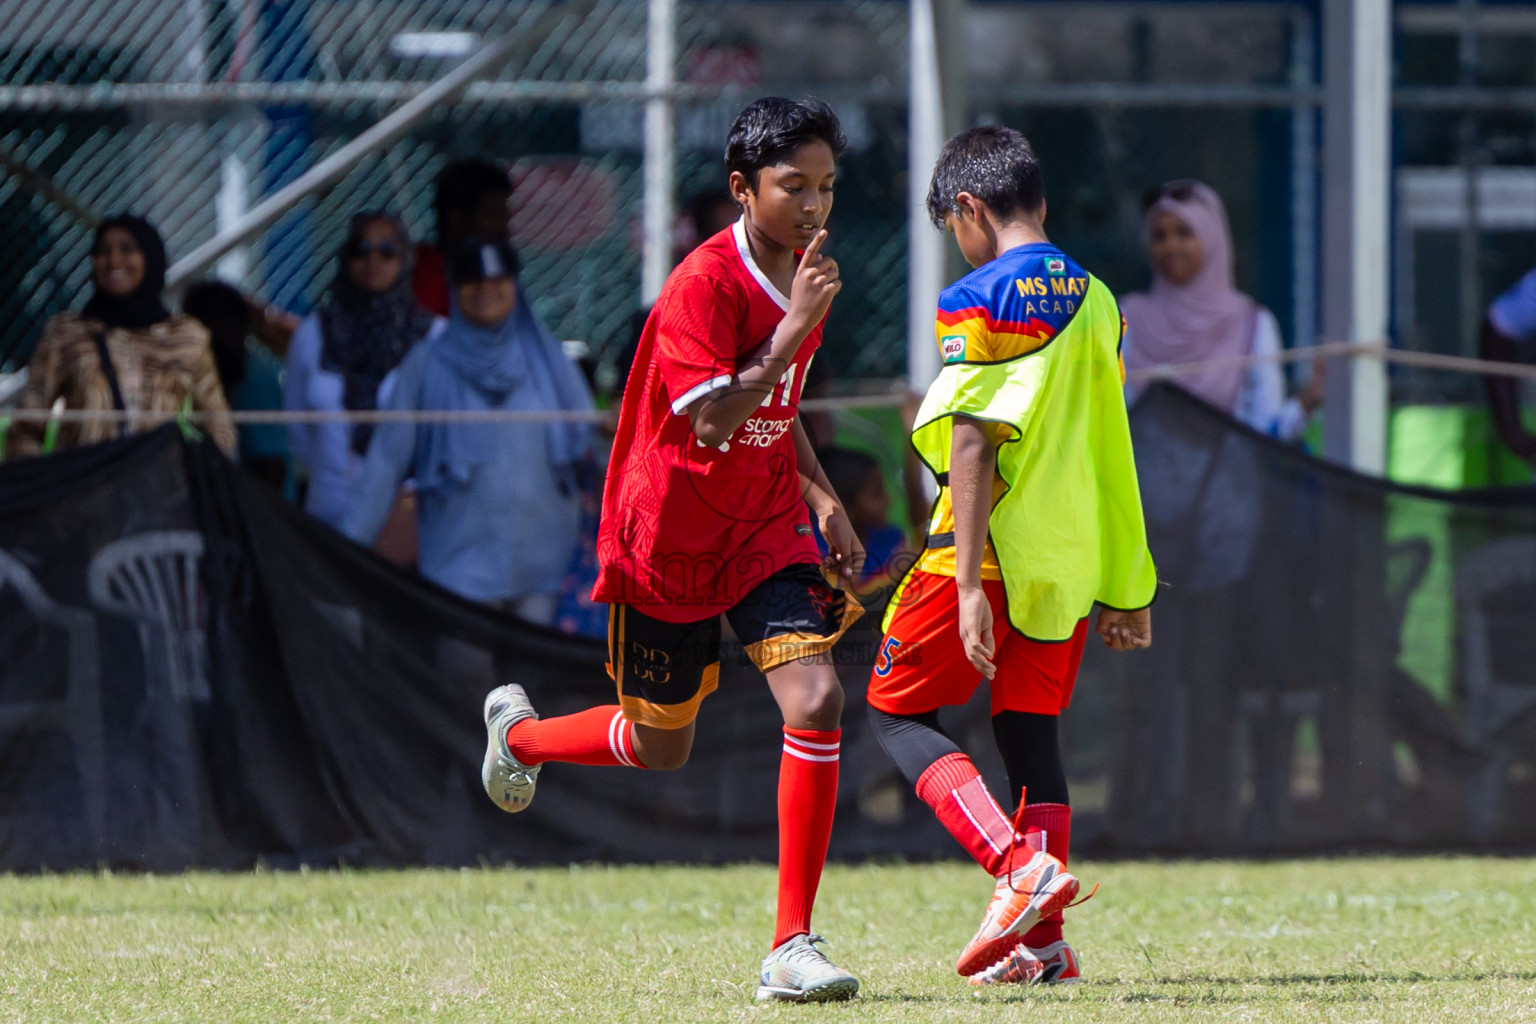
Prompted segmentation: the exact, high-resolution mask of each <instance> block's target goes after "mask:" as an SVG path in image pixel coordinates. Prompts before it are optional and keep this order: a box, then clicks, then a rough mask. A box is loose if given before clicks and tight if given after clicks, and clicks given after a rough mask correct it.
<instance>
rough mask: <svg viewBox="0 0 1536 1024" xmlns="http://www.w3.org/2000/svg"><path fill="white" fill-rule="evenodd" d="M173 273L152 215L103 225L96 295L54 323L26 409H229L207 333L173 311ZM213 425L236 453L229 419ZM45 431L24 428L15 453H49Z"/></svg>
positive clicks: (114, 426)
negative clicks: (168, 285)
mask: <svg viewBox="0 0 1536 1024" xmlns="http://www.w3.org/2000/svg"><path fill="white" fill-rule="evenodd" d="M165 270H166V255H165V243H164V242H163V241H161V239H160V234H159V232H157V231H156V230H155V229H154V228H153V227H151V226H150V224H149V223H148V222H147V221H145V220H143V219H141V218H139V217H133V216H128V215H122V216H118V217H112V218H110V219H108V220H105V221H102V223H101V225H100V226H99V227H98V228H97V229H96V240H95V242H94V244H93V245H92V247H91V279H92V281H93V282H94V283H95V291H94V292H93V293H92V294H91V298H90V301H88V302H87V303H86V304H85V308H84V309H82V310H81V311H80V312H79V313H60V314H58V315H57V316H55V317H53V318H52V319H50V320H49V321H48V323H47V325H46V326H44V328H43V336H42V338H41V340H39V341H38V343H37V349H36V351H34V352H33V353H32V360H31V362H30V363H29V364H28V366H27V371H28V376H27V386H26V388H25V389H24V390H23V391H22V393H21V396H20V398H19V399H18V401H17V407H18V408H21V409H49V408H52V407H53V406H54V404H55V403H56V402H58V401H60V400H62V401H63V404H64V407H65V408H68V409H75V410H94V411H101V412H111V411H113V410H119V411H127V412H129V413H144V412H156V413H176V412H180V411H183V410H185V409H192V410H196V411H199V412H213V413H220V412H227V411H228V410H229V405H228V403H227V402H226V401H225V400H224V392H223V390H222V389H221V388H220V387H219V377H218V373H217V371H216V370H215V369H214V361H213V352H212V349H211V348H210V347H209V344H208V331H207V329H206V328H205V327H203V325H202V324H200V323H198V322H197V321H196V320H194V319H192V318H191V317H189V316H180V315H174V314H172V313H171V311H170V310H168V309H166V308H165V303H164V302H163V301H162V298H161V295H162V293H163V292H164V291H165ZM150 425H151V424H149V423H146V422H143V421H142V420H141V419H140V418H139V417H133V418H130V419H129V420H128V422H127V423H123V422H121V421H113V420H105V419H104V420H97V421H92V422H88V423H65V424H62V426H61V427H60V429H59V433H58V446H59V447H73V446H75V445H82V444H91V443H94V442H97V441H106V440H110V439H111V438H115V437H118V436H120V435H122V434H125V433H129V432H132V431H135V430H140V429H145V428H146V427H148V426H150ZM205 428H206V430H207V432H208V434H209V435H210V436H211V437H212V438H213V439H214V441H215V442H217V443H218V445H219V447H220V448H223V449H224V451H225V452H226V453H228V454H230V455H233V454H234V452H235V429H234V426H233V425H232V424H231V423H230V422H229V420H228V419H227V418H220V417H214V418H213V419H212V420H210V421H209V422H208V423H207V424H205ZM45 429H46V428H45V426H44V425H43V424H41V423H18V424H16V425H15V426H14V427H13V428H12V429H11V431H10V437H9V441H8V448H9V451H10V453H11V454H13V455H35V454H37V453H39V452H40V451H42V450H43V437H44V434H45Z"/></svg>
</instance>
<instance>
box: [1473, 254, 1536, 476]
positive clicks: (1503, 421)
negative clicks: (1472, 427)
mask: <svg viewBox="0 0 1536 1024" xmlns="http://www.w3.org/2000/svg"><path fill="white" fill-rule="evenodd" d="M1482 355H1483V358H1484V359H1492V360H1495V361H1497V362H1501V363H1510V362H1521V363H1536V269H1533V270H1531V271H1530V272H1529V273H1527V274H1526V275H1525V276H1524V277H1522V278H1521V279H1520V280H1519V281H1517V282H1515V286H1514V287H1513V288H1511V289H1510V290H1509V291H1507V292H1505V293H1504V294H1503V295H1500V296H1499V297H1498V298H1497V299H1495V300H1494V301H1493V305H1491V306H1489V307H1488V316H1487V318H1486V319H1484V321H1483V336H1482ZM1484 379H1485V381H1486V383H1487V385H1488V401H1489V402H1490V403H1491V404H1492V405H1493V424H1494V427H1495V428H1497V430H1498V432H1499V437H1500V438H1502V439H1503V441H1504V443H1505V444H1507V445H1509V447H1510V450H1511V451H1513V452H1514V453H1515V454H1516V455H1518V456H1520V457H1521V458H1522V459H1526V460H1529V461H1532V462H1536V436H1533V435H1532V434H1531V432H1530V431H1529V430H1527V429H1526V427H1525V423H1524V421H1523V419H1522V417H1521V415H1520V407H1521V397H1522V392H1525V394H1526V396H1527V397H1529V394H1530V388H1529V385H1528V384H1527V387H1525V388H1522V387H1521V385H1520V382H1519V381H1517V380H1516V379H1515V378H1513V377H1487V378H1484Z"/></svg>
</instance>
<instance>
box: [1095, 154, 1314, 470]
mask: <svg viewBox="0 0 1536 1024" xmlns="http://www.w3.org/2000/svg"><path fill="white" fill-rule="evenodd" d="M1143 205H1144V207H1145V209H1146V221H1145V231H1146V239H1147V245H1148V248H1149V250H1150V255H1151V257H1152V287H1151V288H1150V289H1149V290H1147V291H1145V292H1133V293H1132V294H1130V295H1126V296H1124V297H1122V298H1121V300H1120V311H1121V313H1123V314H1124V316H1125V321H1126V330H1125V340H1124V344H1123V345H1122V348H1121V352H1122V353H1123V355H1124V357H1125V365H1126V368H1127V369H1132V370H1134V369H1142V368H1150V367H1157V366H1169V365H1179V364H1188V363H1202V362H1208V361H1214V360H1227V359H1233V360H1236V359H1241V358H1242V357H1244V356H1258V357H1264V356H1274V355H1276V354H1278V353H1279V352H1280V350H1281V348H1282V347H1283V346H1282V343H1281V339H1280V325H1279V323H1278V322H1277V321H1276V320H1275V315H1274V314H1273V313H1271V312H1270V311H1269V310H1267V309H1265V308H1264V307H1263V306H1261V305H1259V304H1258V303H1257V302H1255V301H1254V300H1253V299H1252V298H1250V297H1248V296H1247V295H1244V294H1243V293H1242V292H1240V291H1238V290H1237V287H1236V285H1235V283H1234V278H1233V272H1232V232H1231V230H1230V228H1229V227H1228V226H1227V211H1226V209H1225V208H1224V207H1223V206H1222V202H1221V198H1220V197H1219V196H1218V195H1217V194H1216V193H1215V191H1214V190H1212V189H1211V188H1210V187H1209V186H1207V185H1204V184H1202V183H1201V182H1198V181H1189V180H1183V181H1174V182H1169V183H1168V184H1167V185H1164V186H1163V187H1162V188H1160V189H1155V190H1153V191H1152V192H1150V193H1148V195H1147V196H1146V197H1145V201H1144V203H1143ZM1173 383H1175V384H1177V385H1178V386H1179V387H1182V388H1183V389H1184V390H1186V391H1188V392H1190V393H1191V394H1193V395H1195V396H1197V397H1199V398H1202V399H1204V400H1205V401H1207V402H1209V403H1210V404H1212V405H1214V406H1216V407H1217V408H1218V409H1220V410H1222V411H1223V412H1225V413H1227V414H1229V415H1231V416H1234V417H1236V418H1237V419H1238V420H1240V421H1242V422H1243V423H1246V424H1248V425H1249V426H1251V427H1253V428H1254V429H1256V430H1260V431H1263V432H1264V433H1266V434H1270V435H1271V436H1274V437H1278V438H1281V439H1282V440H1286V441H1289V440H1293V439H1295V438H1296V437H1297V436H1299V435H1300V434H1301V432H1302V431H1303V430H1305V429H1306V426H1307V420H1308V418H1309V417H1310V416H1311V414H1312V412H1313V411H1314V410H1315V409H1316V408H1317V407H1318V406H1319V405H1321V404H1322V397H1323V374H1322V365H1321V363H1315V364H1314V365H1313V370H1312V378H1311V380H1310V381H1309V382H1308V384H1307V386H1306V388H1304V389H1303V390H1302V392H1301V393H1300V394H1298V395H1297V396H1296V397H1295V398H1291V399H1287V398H1286V395H1285V391H1286V388H1285V375H1284V373H1283V372H1282V370H1281V366H1280V364H1279V363H1278V362H1275V361H1273V360H1270V361H1264V360H1263V359H1262V358H1261V359H1260V361H1257V362H1254V363H1251V364H1248V365H1243V364H1242V363H1240V362H1238V363H1235V364H1225V365H1215V366H1208V367H1206V368H1204V369H1200V370H1195V371H1192V372H1186V373H1180V374H1179V375H1178V376H1176V377H1174V378H1173ZM1144 387H1145V384H1144V383H1138V382H1133V383H1131V384H1128V385H1127V386H1126V395H1127V397H1128V398H1130V399H1132V400H1134V399H1135V398H1136V397H1137V395H1139V394H1140V392H1141V389H1142V388H1144Z"/></svg>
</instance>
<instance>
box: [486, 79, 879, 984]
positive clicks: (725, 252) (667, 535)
mask: <svg viewBox="0 0 1536 1024" xmlns="http://www.w3.org/2000/svg"><path fill="white" fill-rule="evenodd" d="M844 146H845V141H844V137H843V133H842V129H841V127H840V126H839V124H838V121H837V117H836V115H835V114H833V112H832V110H831V108H830V107H828V106H827V105H826V104H824V103H821V102H818V101H809V102H803V103H800V102H794V101H791V100H786V99H779V98H769V99H763V100H758V101H757V102H756V103H753V104H752V105H751V106H749V107H748V108H747V109H746V110H744V111H742V113H741V114H740V115H739V116H738V117H737V118H736V121H735V123H734V124H733V125H732V127H731V132H730V136H729V138H728V139H727V141H726V150H725V162H726V167H727V169H728V170H729V172H730V189H731V194H732V196H733V197H734V198H735V200H736V202H737V203H738V204H740V205H741V207H742V208H743V210H744V211H745V213H744V215H743V216H742V218H741V219H740V220H739V221H737V222H736V223H735V224H734V225H732V226H731V227H730V228H727V229H726V230H724V231H721V232H720V233H719V234H717V235H715V236H714V237H712V238H710V239H708V240H706V241H705V242H704V243H703V244H702V245H700V246H699V247H698V248H697V249H695V250H694V251H693V252H692V253H691V254H690V255H689V256H688V257H687V258H686V259H685V260H683V262H682V263H681V264H680V265H679V266H678V267H677V268H676V269H675V270H674V271H673V272H672V274H671V276H669V277H668V279H667V283H666V285H665V286H664V287H663V288H662V292H661V295H660V296H659V297H658V298H657V300H656V305H655V308H654V309H653V310H652V311H651V315H650V318H649V319H648V320H647V321H646V326H645V331H644V333H643V334H642V335H641V338H640V344H639V348H638V350H637V352H636V356H635V365H634V370H633V371H632V376H631V379H630V386H629V387H628V388H627V389H626V391H625V394H624V401H623V405H622V407H621V409H620V412H619V424H618V430H617V434H616V436H615V438H614V445H613V456H612V459H611V461H610V462H609V464H608V478H607V483H606V485H605V489H604V492H603V513H602V522H601V526H600V528H599V532H598V541H597V555H598V560H599V563H600V569H599V574H598V579H597V585H596V586H595V587H594V589H593V594H592V596H593V599H594V600H597V601H602V602H605V603H607V604H608V605H609V628H608V651H609V672H610V674H611V675H612V676H613V678H614V680H615V682H616V683H617V684H618V697H619V702H618V705H617V706H614V705H610V706H607V707H600V708H594V709H592V710H590V711H585V712H580V713H578V714H574V715H566V716H563V717H560V718H553V719H546V720H543V721H541V720H539V718H538V716H537V715H536V714H535V713H534V711H533V708H532V706H531V705H530V704H529V701H528V698H527V696H526V694H524V692H523V690H522V688H521V687H519V686H516V685H509V686H502V687H499V688H497V689H496V690H493V691H491V693H490V694H489V695H488V696H487V697H486V702H485V721H486V728H487V733H488V743H487V749H486V756H485V767H484V771H483V779H484V782H485V788H486V792H487V793H489V794H490V796H491V799H492V800H494V801H496V803H497V805H498V806H500V807H501V808H502V809H503V810H506V811H520V810H522V809H523V808H525V807H527V806H528V801H529V800H530V799H531V798H532V796H533V791H534V784H535V781H536V779H537V776H538V773H539V768H540V766H541V765H542V764H543V763H544V762H546V761H566V762H570V763H575V764H605V765H627V766H629V767H634V768H653V769H672V768H678V767H680V766H681V765H682V764H683V763H684V762H685V761H687V759H688V752H689V750H690V748H691V747H692V744H693V732H694V719H695V717H696V716H697V714H698V708H699V702H700V701H701V700H703V698H704V697H705V696H707V695H708V694H709V693H710V691H712V690H713V689H714V688H715V685H716V682H717V680H718V676H719V669H720V664H719V662H720V639H721V628H720V616H721V615H725V616H726V617H727V618H729V619H730V621H731V626H732V628H733V629H734V630H735V632H736V635H737V636H738V637H740V638H741V640H742V641H743V643H744V644H745V645H746V653H747V654H748V656H750V657H751V658H752V661H753V663H754V664H755V665H756V666H757V667H758V668H759V669H760V670H761V671H762V672H763V673H764V674H765V675H766V676H767V678H768V686H769V689H770V690H771V691H772V692H773V696H774V699H775V700H776V701H777V702H778V704H779V707H780V709H781V711H782V712H783V715H784V735H783V743H784V746H783V756H782V758H781V761H780V769H779V798H778V810H779V899H778V916H777V924H776V931H775V935H774V940H773V949H772V952H771V953H770V954H769V956H768V958H767V959H766V960H765V961H764V962H763V966H762V972H761V975H760V979H759V985H758V989H757V998H758V999H759V1000H792V1001H807V1000H811V1001H823V1000H835V999H848V998H851V997H852V996H854V995H855V994H857V992H858V988H859V983H858V980H857V979H856V978H855V977H854V976H853V975H851V974H849V973H848V972H846V971H843V970H841V969H839V968H837V967H835V966H833V964H832V963H831V962H830V961H829V960H828V959H827V958H826V956H825V955H824V954H822V953H821V951H820V950H819V949H818V948H817V947H816V945H815V943H816V942H818V941H820V939H819V937H818V936H815V935H812V934H811V933H810V917H811V906H812V903H813V902H814V900H815V897H816V888H817V885H818V883H819V881H820V878H821V868H822V863H823V861H825V859H826V854H827V843H828V841H829V839H830V837H831V831H832V814H833V809H834V806H835V803H836V797H837V765H838V751H839V746H840V736H841V731H840V728H839V722H840V719H841V715H842V705H843V692H842V686H841V684H840V683H839V682H838V679H837V675H836V673H835V672H834V670H833V667H832V665H831V663H830V659H828V658H826V657H825V655H826V653H827V652H828V651H829V650H830V649H831V647H832V645H833V644H834V643H836V641H837V640H838V639H839V638H840V637H841V636H842V635H843V633H844V632H845V631H846V630H847V628H848V626H849V625H850V624H851V623H852V622H853V620H854V619H856V618H857V617H858V616H859V614H860V608H859V606H858V604H857V603H856V602H854V601H852V600H851V599H849V598H848V597H847V596H846V595H845V594H844V593H843V592H842V591H841V590H840V589H836V588H834V587H831V586H829V585H828V584H827V582H826V579H825V578H824V577H823V574H822V569H828V570H829V571H836V572H837V573H838V577H839V579H852V577H853V566H854V565H855V563H856V561H857V560H858V559H859V558H860V557H861V556H862V551H861V550H860V549H859V546H858V542H857V540H856V539H855V537H854V534H853V529H852V527H851V526H850V524H849V522H848V516H847V513H846V512H845V511H844V510H843V507H842V505H841V503H840V502H839V501H838V498H837V496H836V495H835V494H834V493H833V491H832V487H831V485H830V484H829V483H828V482H827V479H826V475H825V474H824V473H823V472H822V471H821V467H820V466H819V465H818V464H817V461H816V456H815V453H814V451H813V450H812V448H811V445H810V441H809V439H808V438H807V437H806V434H805V431H804V429H803V427H802V426H801V424H800V421H799V417H798V415H797V412H796V407H797V404H798V401H799V396H800V389H801V387H802V386H803V385H804V382H805V370H806V366H807V364H808V363H809V362H810V359H811V357H812V355H814V354H815V351H816V348H817V346H818V345H820V343H821V326H822V321H823V320H824V319H825V317H826V314H827V309H828V308H829V306H830V305H831V302H832V298H833V296H835V295H836V294H837V293H838V290H839V289H840V288H841V287H842V285H841V283H840V281H839V279H838V269H837V264H836V262H834V261H833V260H832V259H831V258H830V257H828V256H826V255H824V254H823V253H822V252H821V248H822V245H823V243H824V242H825V241H826V237H827V233H826V231H825V230H824V229H823V225H824V224H825V223H826V219H827V214H828V213H829V212H830V211H831V209H832V188H833V181H834V178H835V177H836V170H837V158H838V156H840V155H841V154H842V152H843V149H844ZM807 503H809V505H810V507H811V508H812V509H813V510H814V511H815V513H816V516H817V519H818V523H819V525H820V527H821V532H822V536H823V537H825V538H827V540H828V542H829V544H830V549H831V550H830V552H829V554H828V556H827V558H826V560H825V562H824V561H823V560H822V557H821V555H820V553H819V551H818V549H817V547H816V544H815V542H814V540H813V539H812V536H811V525H810V521H809V517H808V516H807V513H806V504H807Z"/></svg>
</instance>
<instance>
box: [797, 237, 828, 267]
mask: <svg viewBox="0 0 1536 1024" xmlns="http://www.w3.org/2000/svg"><path fill="white" fill-rule="evenodd" d="M826 240H827V229H826V228H822V229H821V230H820V231H818V232H816V237H815V238H813V239H811V244H810V245H808V246H806V247H805V252H804V253H803V254H801V256H800V264H801V266H810V265H812V264H814V263H815V262H816V254H817V253H819V252H821V243H822V242H825V241H826Z"/></svg>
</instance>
